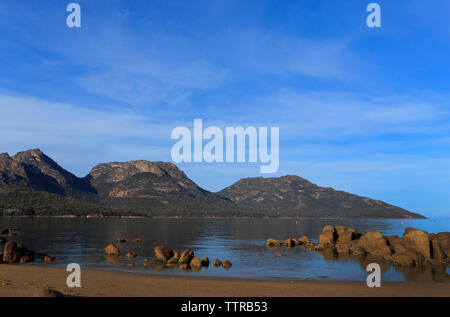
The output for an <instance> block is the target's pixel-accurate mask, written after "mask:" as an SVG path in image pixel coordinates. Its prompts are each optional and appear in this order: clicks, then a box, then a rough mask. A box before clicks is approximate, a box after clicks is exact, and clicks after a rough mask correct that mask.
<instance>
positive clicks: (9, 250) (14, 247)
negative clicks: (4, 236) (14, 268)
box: [3, 241, 28, 264]
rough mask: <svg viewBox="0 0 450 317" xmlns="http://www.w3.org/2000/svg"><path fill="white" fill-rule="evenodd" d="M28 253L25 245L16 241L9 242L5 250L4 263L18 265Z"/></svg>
mask: <svg viewBox="0 0 450 317" xmlns="http://www.w3.org/2000/svg"><path fill="white" fill-rule="evenodd" d="M27 252H28V250H27V249H26V248H25V247H24V246H23V245H21V244H18V243H16V242H14V241H8V242H6V244H5V248H4V250H3V262H6V263H10V264H11V263H18V262H20V259H21V258H22V257H23V256H24V255H26V253H27Z"/></svg>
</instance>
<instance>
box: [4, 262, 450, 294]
mask: <svg viewBox="0 0 450 317" xmlns="http://www.w3.org/2000/svg"><path fill="white" fill-rule="evenodd" d="M67 275H68V273H67V272H66V271H65V270H64V269H62V268H45V267H34V266H18V265H2V266H1V271H0V296H1V297H15V296H21V297H29V296H32V297H39V296H43V294H44V292H43V290H44V289H53V290H56V291H58V292H61V293H62V294H64V295H70V296H89V297H123V296H126V297H142V296H144V297H153V296H155V297H197V296H198V297H216V296H223V297H240V296H241V297H253V296H254V297H303V296H312V297H316V296H326V297H330V296H331V297H333V296H352V297H355V296H356V297H359V296H364V297H365V296H388V297H395V296H407V297H410V296H425V297H428V296H433V297H435V296H439V297H442V296H445V297H448V296H450V283H448V282H445V283H438V282H385V283H382V287H381V288H368V287H367V286H366V283H365V282H329V281H264V280H247V279H225V278H210V277H197V276H196V277H189V276H161V275H144V274H134V273H124V272H113V271H98V270H82V273H81V288H73V289H71V288H68V287H67V286H66V278H67Z"/></svg>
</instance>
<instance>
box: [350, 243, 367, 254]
mask: <svg viewBox="0 0 450 317" xmlns="http://www.w3.org/2000/svg"><path fill="white" fill-rule="evenodd" d="M350 254H351V255H354V256H362V255H365V254H366V250H364V249H363V248H362V247H361V246H360V245H359V244H358V240H353V241H351V242H350Z"/></svg>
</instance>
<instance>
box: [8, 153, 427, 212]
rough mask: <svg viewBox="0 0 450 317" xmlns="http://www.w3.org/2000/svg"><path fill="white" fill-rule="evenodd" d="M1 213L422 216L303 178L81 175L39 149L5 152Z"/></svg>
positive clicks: (135, 165)
mask: <svg viewBox="0 0 450 317" xmlns="http://www.w3.org/2000/svg"><path fill="white" fill-rule="evenodd" d="M0 211H2V212H3V213H4V214H8V213H10V214H11V213H13V214H27V215H67V214H71V215H72V214H73V215H92V214H102V215H106V216H113V215H115V216H117V215H122V216H185V217H189V216H221V217H264V216H266V217H311V218H424V217H423V216H422V215H419V214H416V213H412V212H409V211H407V210H405V209H402V208H400V207H396V206H392V205H389V204H387V203H384V202H382V201H379V200H373V199H369V198H365V197H361V196H357V195H354V194H350V193H346V192H343V191H337V190H334V189H332V188H324V187H320V186H317V185H315V184H313V183H311V182H309V181H307V180H306V179H303V178H301V177H299V176H293V175H289V176H283V177H278V178H275V177H274V178H263V177H255V178H246V179H241V180H239V181H238V182H236V183H235V184H233V185H231V186H229V187H227V188H225V189H223V190H221V191H219V192H217V193H214V192H210V191H207V190H205V189H202V188H201V187H199V186H198V185H197V184H195V183H194V182H193V181H192V180H190V179H189V178H188V177H187V176H186V174H185V173H184V172H183V171H181V170H180V169H179V168H178V167H177V166H176V165H174V164H172V163H168V162H149V161H142V160H140V161H129V162H111V163H102V164H98V165H96V166H95V167H94V168H92V170H91V171H90V172H89V174H88V175H87V176H85V177H83V178H79V177H77V176H75V175H74V174H72V173H70V172H69V171H67V170H65V169H64V168H62V167H61V166H59V165H58V164H57V163H56V162H55V161H54V160H52V159H51V158H50V157H48V156H47V155H45V154H44V153H43V152H42V151H41V150H39V149H34V150H28V151H24V152H19V153H17V154H15V155H14V156H12V157H11V156H9V155H8V154H7V153H3V154H0Z"/></svg>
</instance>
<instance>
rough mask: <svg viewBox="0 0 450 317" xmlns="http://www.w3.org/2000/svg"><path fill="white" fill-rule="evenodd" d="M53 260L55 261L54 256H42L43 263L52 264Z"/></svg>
mask: <svg viewBox="0 0 450 317" xmlns="http://www.w3.org/2000/svg"><path fill="white" fill-rule="evenodd" d="M54 260H55V257H54V256H51V255H46V256H44V262H52V261H54Z"/></svg>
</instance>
